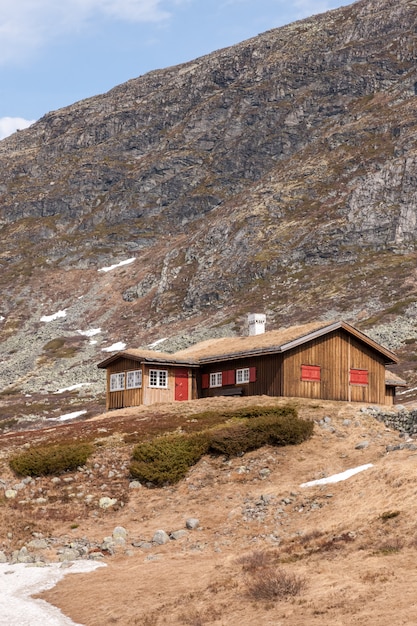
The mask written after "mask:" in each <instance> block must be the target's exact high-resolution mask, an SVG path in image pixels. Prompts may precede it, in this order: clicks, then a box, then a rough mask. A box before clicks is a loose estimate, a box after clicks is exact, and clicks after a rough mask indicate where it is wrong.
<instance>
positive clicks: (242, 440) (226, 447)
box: [209, 420, 263, 456]
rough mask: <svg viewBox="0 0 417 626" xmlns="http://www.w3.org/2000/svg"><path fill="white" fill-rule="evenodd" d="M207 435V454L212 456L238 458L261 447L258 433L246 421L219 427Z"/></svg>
mask: <svg viewBox="0 0 417 626" xmlns="http://www.w3.org/2000/svg"><path fill="white" fill-rule="evenodd" d="M209 433H210V435H209V436H210V445H209V452H211V453H212V454H224V455H226V456H238V455H239V454H242V453H244V452H249V450H256V449H257V448H259V447H260V446H262V445H263V442H262V441H261V440H260V439H259V436H258V433H257V432H255V431H254V430H253V429H252V428H251V427H250V424H249V422H248V421H247V420H245V421H242V420H241V421H240V422H234V423H232V424H225V425H224V426H219V427H217V428H214V429H213V430H211V431H209Z"/></svg>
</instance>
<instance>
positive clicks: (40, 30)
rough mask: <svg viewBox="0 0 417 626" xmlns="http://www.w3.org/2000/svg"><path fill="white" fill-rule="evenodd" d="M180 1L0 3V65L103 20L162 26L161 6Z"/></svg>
mask: <svg viewBox="0 0 417 626" xmlns="http://www.w3.org/2000/svg"><path fill="white" fill-rule="evenodd" d="M166 4H171V5H174V6H175V5H177V4H178V0H60V1H59V2H57V1H56V0H19V1H18V2H10V0H0V41H1V47H0V65H6V64H8V63H15V62H20V61H22V60H24V59H26V58H27V57H28V56H29V55H30V54H31V53H33V52H34V51H35V50H37V49H39V48H41V47H42V46H43V45H45V44H46V43H47V42H48V41H50V40H52V39H57V38H58V37H60V36H61V35H64V34H66V33H71V32H78V31H79V30H80V28H82V27H83V26H84V25H85V24H86V23H87V22H88V21H89V20H90V19H95V18H98V17H100V16H102V17H103V16H104V17H110V18H112V19H116V20H124V21H130V22H161V21H165V20H167V19H168V18H169V17H170V12H169V11H168V10H166V9H165V8H163V6H162V5H166Z"/></svg>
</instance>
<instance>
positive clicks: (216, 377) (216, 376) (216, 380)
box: [210, 372, 223, 387]
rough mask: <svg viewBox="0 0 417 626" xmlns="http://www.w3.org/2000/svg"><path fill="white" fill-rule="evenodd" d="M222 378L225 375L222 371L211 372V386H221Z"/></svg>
mask: <svg viewBox="0 0 417 626" xmlns="http://www.w3.org/2000/svg"><path fill="white" fill-rule="evenodd" d="M222 379H223V377H222V373H221V372H213V373H212V374H210V387H221V386H222Z"/></svg>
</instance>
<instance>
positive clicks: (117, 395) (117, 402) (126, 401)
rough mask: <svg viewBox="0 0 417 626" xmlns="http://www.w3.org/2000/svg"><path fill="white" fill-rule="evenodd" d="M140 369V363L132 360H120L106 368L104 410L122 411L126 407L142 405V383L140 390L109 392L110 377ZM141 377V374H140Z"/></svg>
mask: <svg viewBox="0 0 417 626" xmlns="http://www.w3.org/2000/svg"><path fill="white" fill-rule="evenodd" d="M140 369H142V365H141V363H138V362H137V361H134V360H133V359H127V358H120V359H118V360H117V361H115V362H114V363H111V364H110V365H109V367H107V368H106V371H107V388H106V408H107V410H109V409H122V408H123V407H127V406H138V405H139V404H142V403H143V382H142V388H140V389H125V390H123V391H110V376H111V374H118V373H120V372H129V371H133V370H140ZM142 376H143V373H142Z"/></svg>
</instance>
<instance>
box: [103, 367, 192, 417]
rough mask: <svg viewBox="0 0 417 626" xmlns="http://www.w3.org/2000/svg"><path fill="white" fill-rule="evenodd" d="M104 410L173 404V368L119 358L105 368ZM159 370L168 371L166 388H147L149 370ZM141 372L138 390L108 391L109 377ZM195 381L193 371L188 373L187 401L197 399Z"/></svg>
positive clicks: (174, 369)
mask: <svg viewBox="0 0 417 626" xmlns="http://www.w3.org/2000/svg"><path fill="white" fill-rule="evenodd" d="M106 369H107V390H106V408H107V410H109V409H121V408H123V407H129V406H139V405H140V404H155V403H156V402H173V401H174V399H175V372H176V368H175V367H169V366H166V365H163V364H161V365H147V364H142V363H138V362H137V361H134V360H132V359H128V358H120V359H118V360H117V361H115V362H113V363H111V364H110V365H109V366H108V367H107V368H106ZM151 369H160V370H167V371H168V387H167V388H166V389H164V388H153V387H150V386H149V370H151ZM133 370H142V387H141V388H138V389H124V390H123V391H122V390H121V391H110V376H111V374H117V373H120V372H128V371H133ZM197 397H198V396H197V380H196V373H195V371H194V370H193V369H191V368H190V369H189V371H188V399H189V400H191V399H195V398H197Z"/></svg>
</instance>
